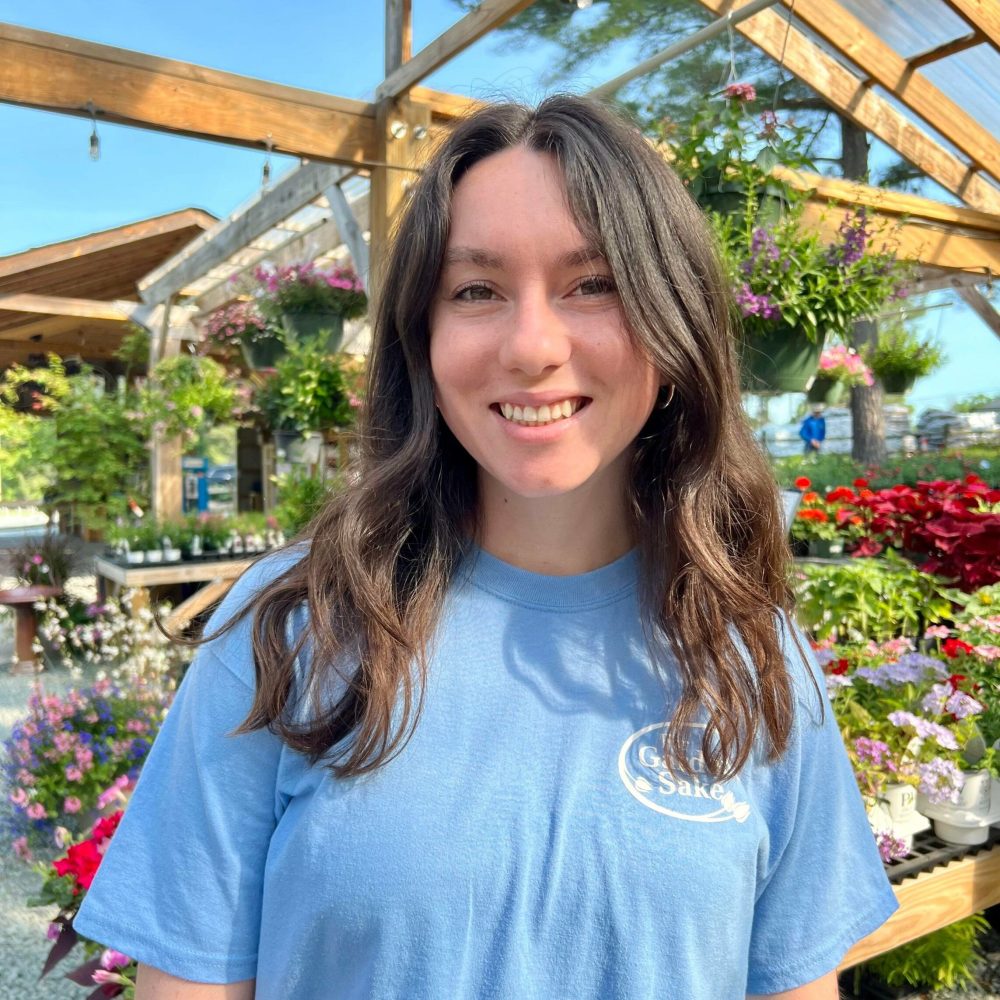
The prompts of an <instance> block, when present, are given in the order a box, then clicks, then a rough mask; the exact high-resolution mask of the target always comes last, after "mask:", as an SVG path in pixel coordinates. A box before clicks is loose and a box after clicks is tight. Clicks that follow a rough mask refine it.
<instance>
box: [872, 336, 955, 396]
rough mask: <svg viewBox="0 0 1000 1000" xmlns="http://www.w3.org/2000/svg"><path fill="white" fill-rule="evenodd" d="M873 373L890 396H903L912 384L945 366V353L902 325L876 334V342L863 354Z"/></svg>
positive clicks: (930, 341)
mask: <svg viewBox="0 0 1000 1000" xmlns="http://www.w3.org/2000/svg"><path fill="white" fill-rule="evenodd" d="M865 360H866V361H867V363H868V366H869V367H870V368H871V370H872V373H873V374H874V375H875V377H876V378H877V379H878V380H879V381H880V382H881V383H882V387H883V388H884V389H885V391H886V392H887V393H889V394H890V395H903V394H905V393H907V392H909V390H910V389H912V388H913V384H914V382H916V380H917V379H918V378H922V377H923V376H924V375H929V374H930V373H931V372H932V371H934V370H935V369H936V368H940V366H941V365H942V364H943V363H944V360H945V356H944V352H943V351H942V350H941V348H940V347H938V346H937V345H936V344H935V343H934V342H933V341H932V340H927V339H922V338H921V337H919V336H917V334H915V333H913V332H912V331H911V330H909V329H907V328H906V327H905V326H903V325H902V324H898V325H896V326H892V327H890V328H888V329H885V330H880V331H879V336H878V342H877V343H876V344H875V345H874V346H872V347H869V348H868V349H867V350H866V351H865Z"/></svg>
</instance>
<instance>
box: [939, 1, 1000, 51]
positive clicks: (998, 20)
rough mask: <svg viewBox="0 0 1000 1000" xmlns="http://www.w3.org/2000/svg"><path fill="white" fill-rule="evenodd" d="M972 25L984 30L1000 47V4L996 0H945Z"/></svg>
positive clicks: (996, 45)
mask: <svg viewBox="0 0 1000 1000" xmlns="http://www.w3.org/2000/svg"><path fill="white" fill-rule="evenodd" d="M944 2H945V3H946V4H947V5H948V6H949V7H950V8H951V9H952V10H953V11H954V12H955V13H956V14H958V16H959V17H960V18H962V20H964V21H965V23H966V24H968V25H969V26H970V27H972V28H975V29H976V31H980V32H982V33H983V34H984V35H985V36H986V37H987V38H988V39H989V40H990V41H991V42H992V43H993V46H994V48H997V49H1000V5H998V4H997V2H996V0H944Z"/></svg>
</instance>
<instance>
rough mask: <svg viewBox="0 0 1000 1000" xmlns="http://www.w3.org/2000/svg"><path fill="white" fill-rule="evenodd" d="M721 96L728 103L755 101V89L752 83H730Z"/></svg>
mask: <svg viewBox="0 0 1000 1000" xmlns="http://www.w3.org/2000/svg"><path fill="white" fill-rule="evenodd" d="M722 96H723V97H725V98H726V99H727V100H730V101H756V100H757V88H756V87H754V85H753V84H752V83H731V84H729V86H728V87H726V88H725V89H724V90H723V91H722Z"/></svg>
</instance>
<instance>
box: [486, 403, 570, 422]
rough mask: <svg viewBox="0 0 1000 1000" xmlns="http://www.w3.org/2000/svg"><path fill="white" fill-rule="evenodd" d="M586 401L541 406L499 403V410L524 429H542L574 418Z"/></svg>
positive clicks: (506, 417) (505, 417) (507, 418)
mask: <svg viewBox="0 0 1000 1000" xmlns="http://www.w3.org/2000/svg"><path fill="white" fill-rule="evenodd" d="M583 404H584V400H583V399H580V398H576V399H564V400H562V402H559V403H548V404H543V405H541V406H514V405H513V404H512V403H498V404H497V408H498V409H499V410H500V413H501V414H502V415H503V417H504V419H506V420H509V421H510V422H511V423H514V424H520V425H521V426H522V427H542V426H543V425H545V424H554V423H555V422H556V421H557V420H565V419H566V418H567V417H571V416H573V414H574V413H576V411H577V410H579V409H580V407H581V406H583Z"/></svg>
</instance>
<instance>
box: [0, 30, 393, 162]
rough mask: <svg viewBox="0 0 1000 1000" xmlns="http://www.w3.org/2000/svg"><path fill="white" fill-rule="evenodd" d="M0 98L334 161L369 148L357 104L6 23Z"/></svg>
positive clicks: (0, 38)
mask: <svg viewBox="0 0 1000 1000" xmlns="http://www.w3.org/2000/svg"><path fill="white" fill-rule="evenodd" d="M0 101H2V102H6V103H8V104H18V105H22V106H24V107H29V108H38V109H40V110H44V111H55V112H60V113H62V114H70V115H76V116H78V117H82V118H87V117H89V111H88V108H87V104H88V102H89V101H93V103H94V106H95V107H96V109H97V116H98V118H99V119H100V120H101V121H109V122H116V123H119V124H122V125H135V126H139V127H142V128H148V129H153V130H155V131H161V132H172V133H176V134H180V135H189V136H194V137H195V138H198V139H210V140H215V141H217V142H226V143H231V144H233V145H237V146H246V147H249V148H252V149H264V148H265V145H266V142H267V140H268V137H270V138H271V141H272V143H273V149H274V152H276V153H286V154H289V155H291V156H302V157H308V158H309V159H314V160H327V161H330V162H334V163H358V162H362V161H364V160H366V159H371V158H372V153H373V151H374V146H375V141H374V131H375V109H374V107H373V106H372V105H371V104H367V103H365V102H363V101H351V100H347V99H346V98H342V97H334V96H332V95H329V94H321V93H317V92H316V91H311V90H303V89H301V88H298V87H287V86H284V85H282V84H276V83H268V82H265V81H263V80H256V79H253V78H252V77H246V76H239V75H238V74H236V73H224V72H221V71H219V70H213V69H208V68H206V67H204V66H196V65H194V64H192V63H185V62H178V61H176V60H173V59H162V58H160V57H158V56H150V55H145V54H143V53H140V52H133V51H130V50H127V49H119V48H115V47H113V46H110V45H98V44H96V43H94V42H84V41H81V40H80V39H77V38H70V37H67V36H65V35H55V34H52V33H50V32H45V31H35V30H34V29H30V28H21V27H18V26H17V25H13V24H4V23H0Z"/></svg>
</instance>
